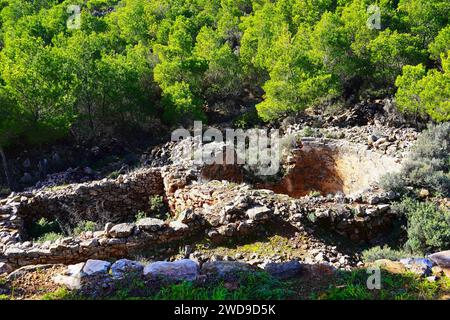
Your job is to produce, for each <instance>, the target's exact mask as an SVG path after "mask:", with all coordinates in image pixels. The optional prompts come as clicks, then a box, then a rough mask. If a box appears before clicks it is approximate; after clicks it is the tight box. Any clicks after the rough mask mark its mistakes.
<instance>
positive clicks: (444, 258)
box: [428, 250, 450, 278]
mask: <svg viewBox="0 0 450 320" xmlns="http://www.w3.org/2000/svg"><path fill="white" fill-rule="evenodd" d="M428 258H429V259H430V260H432V261H433V262H434V263H436V264H437V265H438V266H439V267H440V268H441V269H442V271H443V272H444V273H445V275H446V276H447V277H449V278H450V250H446V251H441V252H436V253H433V254H431V255H429V256H428Z"/></svg>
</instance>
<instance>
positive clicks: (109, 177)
mask: <svg viewBox="0 0 450 320" xmlns="http://www.w3.org/2000/svg"><path fill="white" fill-rule="evenodd" d="M119 176H120V173H119V171H113V172H111V173H110V174H108V175H107V176H106V177H107V178H108V179H117V178H118V177H119Z"/></svg>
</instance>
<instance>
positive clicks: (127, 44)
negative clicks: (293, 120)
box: [0, 0, 450, 144]
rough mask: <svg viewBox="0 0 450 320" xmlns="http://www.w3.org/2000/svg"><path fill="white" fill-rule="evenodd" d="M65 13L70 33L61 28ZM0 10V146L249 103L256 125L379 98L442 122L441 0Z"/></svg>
mask: <svg viewBox="0 0 450 320" xmlns="http://www.w3.org/2000/svg"><path fill="white" fill-rule="evenodd" d="M73 5H78V6H79V7H80V17H79V18H80V26H79V28H76V27H75V28H69V27H68V21H72V22H73V21H76V20H73V19H74V17H75V16H74V15H76V14H77V12H75V11H73V10H70V6H73ZM374 6H375V7H374ZM0 10H1V11H0V48H1V52H0V101H1V102H2V105H1V106H0V108H1V110H0V114H1V115H2V119H0V132H1V134H2V137H0V143H1V144H7V143H8V141H9V140H10V139H13V137H16V136H17V135H23V134H25V133H27V135H28V138H29V140H30V141H32V142H33V141H36V139H37V138H38V139H37V140H42V141H45V140H50V139H53V138H54V137H59V136H63V135H65V134H67V133H68V132H69V131H72V132H74V128H81V129H79V131H78V134H81V132H82V134H84V135H87V136H89V135H96V134H97V135H98V134H100V133H101V132H103V130H106V129H108V128H117V127H122V126H130V125H137V126H142V125H143V124H144V123H145V122H146V121H147V119H149V118H161V120H162V121H164V122H166V123H168V124H176V123H178V122H180V121H186V120H192V119H203V120H206V116H205V112H204V111H205V109H206V108H207V106H211V105H214V104H217V103H221V102H227V101H241V100H240V99H242V98H243V97H245V96H247V95H252V96H253V97H255V98H256V100H259V103H258V104H257V106H256V109H257V111H258V115H259V117H260V118H261V119H263V120H265V121H271V120H273V119H277V118H279V117H281V116H284V115H286V114H288V113H292V112H298V111H300V110H303V109H305V108H307V107H314V106H315V105H317V104H320V103H322V102H324V101H326V100H329V99H333V98H336V97H343V96H344V97H345V96H348V95H355V96H357V97H361V98H366V97H380V96H383V95H386V94H395V96H396V101H397V105H398V108H399V109H400V110H402V111H404V112H406V113H411V114H414V115H416V116H421V117H429V118H431V119H432V120H434V121H437V122H438V121H448V120H449V119H450V112H449V109H450V106H449V95H450V88H449V82H450V80H449V77H450V75H449V57H448V56H449V50H450V47H449V43H450V29H449V25H448V16H449V11H450V2H449V1H447V0H435V1H428V0H378V1H369V0H278V1H272V0H152V1H141V0H122V1H119V0H87V1H84V0H83V1H82V0H76V1H75V0H70V1H69V0H65V1H62V0H34V1H31V0H1V1H0ZM377 14H378V15H379V16H376V15H377ZM374 19H375V20H374ZM372 20H373V21H378V22H379V26H378V27H373V26H371V25H370V22H371V21H372ZM7 132H8V134H7ZM37 133H38V134H37Z"/></svg>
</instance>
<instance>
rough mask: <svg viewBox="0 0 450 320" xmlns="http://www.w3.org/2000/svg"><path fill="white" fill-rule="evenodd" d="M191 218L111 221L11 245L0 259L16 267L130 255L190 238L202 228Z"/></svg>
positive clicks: (198, 222) (194, 218)
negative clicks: (51, 238)
mask: <svg viewBox="0 0 450 320" xmlns="http://www.w3.org/2000/svg"><path fill="white" fill-rule="evenodd" d="M190 218H191V219H188V218H186V219H184V220H183V221H184V222H182V221H171V222H164V221H162V220H159V219H153V218H144V219H142V220H140V221H138V222H137V223H121V224H117V225H113V224H111V223H109V224H107V225H106V227H105V230H104V231H98V232H94V233H92V232H91V233H88V232H85V233H84V234H82V235H81V236H79V237H76V238H74V237H66V238H64V239H60V240H56V241H53V242H50V241H48V242H45V243H32V242H29V241H26V242H22V243H15V244H10V245H8V246H6V248H5V250H4V252H3V254H2V256H0V262H2V261H3V262H5V263H7V264H8V265H9V266H11V267H12V268H13V269H15V268H17V267H21V266H26V265H35V264H58V263H63V264H71V263H78V262H80V261H84V260H86V259H111V258H123V257H129V256H130V255H133V254H136V253H138V252H139V251H141V250H144V249H149V248H154V247H155V246H157V245H160V244H169V243H171V242H175V241H179V240H182V239H187V238H189V237H191V236H192V235H193V234H196V233H198V232H199V230H200V229H201V228H202V223H201V221H199V220H198V219H196V217H194V216H191V217H190Z"/></svg>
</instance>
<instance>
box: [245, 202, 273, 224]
mask: <svg viewBox="0 0 450 320" xmlns="http://www.w3.org/2000/svg"><path fill="white" fill-rule="evenodd" d="M270 213H271V210H270V209H269V208H267V207H265V206H263V207H255V208H251V209H248V210H247V211H246V215H247V217H249V218H250V219H252V220H255V221H258V220H264V219H267V218H268V217H269V214H270Z"/></svg>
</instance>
